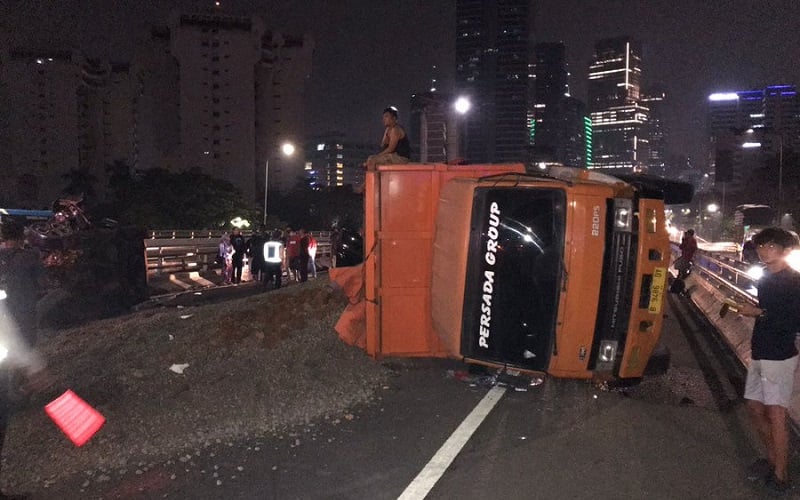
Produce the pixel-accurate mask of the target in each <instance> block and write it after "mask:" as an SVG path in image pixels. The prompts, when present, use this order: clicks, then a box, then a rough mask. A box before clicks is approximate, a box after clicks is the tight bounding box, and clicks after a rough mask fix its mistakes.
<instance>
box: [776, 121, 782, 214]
mask: <svg viewBox="0 0 800 500" xmlns="http://www.w3.org/2000/svg"><path fill="white" fill-rule="evenodd" d="M778 138H779V139H780V142H779V143H778V207H777V208H778V225H779V226H781V225H782V222H783V212H782V211H781V210H783V134H778Z"/></svg>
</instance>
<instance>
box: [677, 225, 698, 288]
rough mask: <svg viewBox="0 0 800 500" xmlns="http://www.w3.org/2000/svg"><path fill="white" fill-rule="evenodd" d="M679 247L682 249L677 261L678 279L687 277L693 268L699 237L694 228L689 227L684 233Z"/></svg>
mask: <svg viewBox="0 0 800 500" xmlns="http://www.w3.org/2000/svg"><path fill="white" fill-rule="evenodd" d="M678 248H680V250H681V256H680V257H679V258H678V260H677V261H676V262H675V268H676V269H677V270H678V279H685V278H686V276H687V275H688V274H689V271H690V270H691V268H692V263H693V262H694V254H695V253H696V252H697V239H696V238H695V237H694V229H689V230H688V231H686V233H684V235H683V238H681V244H680V245H679V246H678Z"/></svg>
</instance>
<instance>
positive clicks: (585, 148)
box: [556, 97, 592, 168]
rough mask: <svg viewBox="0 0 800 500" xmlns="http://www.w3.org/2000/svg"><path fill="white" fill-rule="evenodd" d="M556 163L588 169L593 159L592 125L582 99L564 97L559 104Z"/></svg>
mask: <svg viewBox="0 0 800 500" xmlns="http://www.w3.org/2000/svg"><path fill="white" fill-rule="evenodd" d="M557 116H558V119H559V125H560V126H559V128H558V136H557V138H558V140H557V143H556V144H557V145H556V161H557V162H559V163H562V164H564V165H567V166H569V167H579V168H586V166H587V165H588V163H589V161H590V160H591V158H592V123H591V120H590V118H589V117H588V116H587V114H586V105H585V104H584V103H583V101H581V100H580V99H576V98H574V97H563V98H562V99H561V100H560V101H559V102H558V115H557Z"/></svg>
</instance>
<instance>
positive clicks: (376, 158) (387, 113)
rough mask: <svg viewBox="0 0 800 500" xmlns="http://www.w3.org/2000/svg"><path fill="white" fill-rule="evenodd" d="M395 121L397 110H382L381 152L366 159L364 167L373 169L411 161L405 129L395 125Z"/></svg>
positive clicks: (389, 108) (390, 107) (393, 108)
mask: <svg viewBox="0 0 800 500" xmlns="http://www.w3.org/2000/svg"><path fill="white" fill-rule="evenodd" d="M397 120H398V113H397V108H395V107H394V106H389V107H388V108H386V109H384V110H383V126H384V130H383V139H381V151H380V152H379V153H378V154H375V155H372V156H370V157H369V158H367V161H366V162H365V163H364V166H365V167H367V168H375V167H376V166H377V165H397V164H402V163H409V162H410V161H411V160H410V158H411V143H410V142H409V140H408V135H407V134H406V131H405V129H404V128H403V127H401V126H400V124H398V123H397Z"/></svg>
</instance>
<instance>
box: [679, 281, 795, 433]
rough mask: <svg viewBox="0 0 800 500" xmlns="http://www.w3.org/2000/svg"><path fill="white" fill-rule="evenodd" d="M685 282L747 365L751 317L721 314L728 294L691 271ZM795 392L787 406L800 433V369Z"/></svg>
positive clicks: (710, 318)
mask: <svg viewBox="0 0 800 500" xmlns="http://www.w3.org/2000/svg"><path fill="white" fill-rule="evenodd" d="M686 286H687V289H688V290H689V296H690V297H691V300H692V302H693V303H694V304H695V305H696V306H697V307H698V309H700V310H701V311H702V312H703V314H704V315H705V317H706V318H707V319H708V321H709V322H710V323H711V324H713V325H714V327H715V328H716V329H717V330H718V331H719V332H720V334H722V337H723V339H724V340H725V342H726V343H727V344H728V346H729V347H730V348H731V349H732V350H733V352H734V353H736V356H737V357H738V358H739V361H741V362H742V365H743V366H745V367H747V366H749V365H750V359H751V357H750V337H751V336H752V333H753V324H754V323H755V319H754V318H748V317H744V316H740V315H738V314H735V313H728V314H727V315H725V317H724V318H720V316H719V311H720V309H721V308H722V305H723V303H724V302H723V301H724V300H725V299H726V298H729V297H728V296H727V295H726V294H725V293H723V291H722V290H719V289H718V288H716V287H715V286H714V285H713V284H712V283H710V282H709V281H706V280H705V279H703V278H702V277H700V276H696V275H694V274H691V275H689V277H688V278H686ZM794 387H795V390H794V393H793V394H792V401H791V405H790V408H789V417H790V418H791V420H792V426H793V427H794V430H795V432H796V433H798V434H800V370H798V371H797V372H795V382H794Z"/></svg>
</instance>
